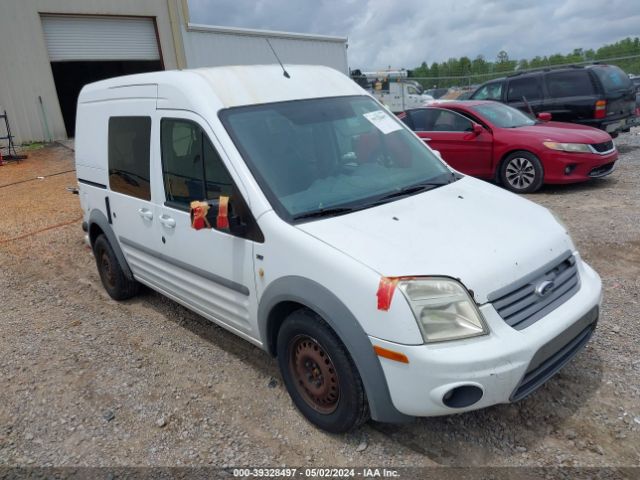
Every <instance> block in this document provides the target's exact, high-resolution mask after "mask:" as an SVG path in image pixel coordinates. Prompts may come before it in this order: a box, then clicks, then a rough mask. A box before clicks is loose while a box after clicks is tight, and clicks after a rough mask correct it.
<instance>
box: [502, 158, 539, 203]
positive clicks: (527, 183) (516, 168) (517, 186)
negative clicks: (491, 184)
mask: <svg viewBox="0 0 640 480" xmlns="http://www.w3.org/2000/svg"><path fill="white" fill-rule="evenodd" d="M500 181H501V182H502V185H503V186H504V187H505V188H506V189H507V190H511V191H512V192H515V193H531V192H535V191H536V190H538V189H539V188H540V187H541V186H542V183H543V182H544V170H543V169H542V164H541V163H540V160H539V159H538V157H536V156H535V155H534V154H533V153H531V152H527V151H525V150H520V151H518V152H512V153H510V154H509V155H508V156H507V158H505V159H504V161H503V162H502V164H501V165H500Z"/></svg>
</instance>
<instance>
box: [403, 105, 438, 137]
mask: <svg viewBox="0 0 640 480" xmlns="http://www.w3.org/2000/svg"><path fill="white" fill-rule="evenodd" d="M409 116H410V117H411V123H412V124H413V130H414V131H415V132H430V131H432V130H433V124H434V123H435V121H436V119H437V118H438V110H435V109H433V108H421V109H419V110H412V111H410V112H409Z"/></svg>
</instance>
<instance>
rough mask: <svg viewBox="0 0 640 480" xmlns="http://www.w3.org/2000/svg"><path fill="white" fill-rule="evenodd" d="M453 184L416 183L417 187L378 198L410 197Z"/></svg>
mask: <svg viewBox="0 0 640 480" xmlns="http://www.w3.org/2000/svg"><path fill="white" fill-rule="evenodd" d="M449 183H451V182H424V183H416V184H415V185H409V186H407V187H404V188H401V189H400V190H397V191H395V192H391V193H387V194H386V195H383V196H381V197H379V198H378V200H388V199H390V198H397V197H405V196H409V195H413V194H414V193H418V192H425V191H427V190H432V189H434V188H437V187H441V186H443V185H448V184H449Z"/></svg>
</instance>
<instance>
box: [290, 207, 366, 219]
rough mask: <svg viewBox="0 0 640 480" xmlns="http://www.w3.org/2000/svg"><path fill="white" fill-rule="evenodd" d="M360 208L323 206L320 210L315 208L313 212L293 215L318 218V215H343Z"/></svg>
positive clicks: (301, 217) (298, 217)
mask: <svg viewBox="0 0 640 480" xmlns="http://www.w3.org/2000/svg"><path fill="white" fill-rule="evenodd" d="M356 210H359V209H357V208H353V207H330V208H321V209H320V210H314V211H313V212H307V213H301V214H299V215H295V216H294V217H293V219H294V220H301V219H303V218H317V217H333V216H335V215H342V214H344V213H349V212H355V211H356Z"/></svg>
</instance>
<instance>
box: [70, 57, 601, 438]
mask: <svg viewBox="0 0 640 480" xmlns="http://www.w3.org/2000/svg"><path fill="white" fill-rule="evenodd" d="M286 69H287V72H288V76H285V75H283V70H282V69H281V67H280V66H277V65H276V66H243V67H221V68H209V69H201V70H190V71H188V70H187V71H167V72H158V73H148V74H142V75H134V76H129V77H122V78H115V79H111V80H105V81H102V82H98V83H94V84H91V85H87V86H86V87H84V88H83V90H82V92H81V94H80V97H79V101H78V114H77V118H78V120H77V130H76V168H77V175H78V182H79V186H80V201H81V205H82V209H83V212H84V224H83V227H84V228H85V230H86V231H87V232H88V238H89V240H90V242H91V246H92V248H93V252H94V255H95V259H96V263H97V267H98V271H99V273H100V277H101V280H102V283H103V284H104V287H105V288H106V290H107V292H108V293H109V294H110V295H111V297H113V298H114V299H116V300H123V299H126V298H129V297H131V296H132V295H134V294H135V293H136V291H137V289H138V285H139V284H144V285H147V286H148V287H150V288H152V289H154V290H157V291H158V292H161V293H162V294H164V295H166V296H167V297H169V298H171V299H173V300H175V301H176V302H179V303H181V304H182V305H184V306H186V307H187V308H189V309H191V310H193V311H195V312H197V313H199V314H200V315H202V316H204V317H206V318H207V319H209V320H211V321H213V322H215V323H217V324H218V325H221V326H222V327H224V328H226V329H228V330H230V331H231V332H233V333H235V334H237V335H239V336H241V337H243V338H245V339H246V340H248V341H250V342H252V343H253V344H255V345H257V346H259V347H260V348H263V349H265V350H266V351H268V352H269V353H270V354H271V355H273V356H276V357H277V359H278V364H279V366H280V370H281V372H282V377H283V379H284V383H285V385H286V387H287V389H288V391H289V393H290V394H291V397H292V399H293V402H294V403H295V405H296V406H297V407H298V409H299V410H300V411H301V412H302V414H303V415H304V416H305V417H306V418H308V419H309V420H310V421H311V422H313V423H314V424H316V425H318V426H319V427H321V428H323V429H326V430H328V431H332V432H341V431H345V430H348V429H349V428H352V427H354V426H356V425H358V424H360V423H362V422H363V421H365V420H366V419H367V418H368V417H369V416H370V417H372V418H373V419H375V420H378V421H384V422H401V421H404V420H407V419H410V418H412V417H415V416H431V415H443V414H450V413H456V412H462V411H465V410H472V409H477V408H483V407H487V406H489V405H494V404H498V403H506V402H512V401H516V400H519V399H521V398H523V397H524V396H526V395H528V394H530V393H531V392H532V391H534V390H535V389H536V388H538V387H539V386H540V385H541V384H542V383H544V382H545V381H546V380H548V379H549V378H550V377H551V376H552V375H553V374H554V373H556V372H557V371H558V370H559V369H560V368H561V367H562V366H563V365H564V364H565V363H566V362H568V361H569V360H570V359H571V358H572V357H573V356H574V355H576V353H577V352H578V351H579V350H580V349H581V348H582V347H583V346H584V345H585V343H586V342H587V341H588V340H589V338H590V336H591V334H592V332H593V331H594V328H595V326H596V321H597V319H598V308H599V303H600V301H601V283H600V279H599V277H598V275H597V274H596V273H595V272H594V271H593V270H592V269H591V268H590V267H589V266H588V265H587V264H586V263H585V262H583V261H582V259H581V258H580V255H579V254H578V252H577V251H576V249H575V247H574V245H573V243H572V241H571V239H570V238H569V235H568V234H567V232H566V230H565V228H564V227H563V226H562V225H561V224H560V223H558V221H557V220H556V219H555V218H554V216H553V214H552V213H551V212H549V211H548V210H547V209H545V208H543V207H541V206H539V205H536V204H534V203H532V202H529V201H527V200H525V199H523V198H521V197H518V196H516V195H514V194H512V193H508V192H507V191H505V190H503V189H501V188H498V187H494V186H492V185H490V184H488V183H485V182H483V181H480V180H476V179H474V178H471V177H466V176H463V175H460V174H458V173H457V172H455V171H453V170H451V169H450V168H449V167H448V166H447V165H446V164H445V163H443V161H442V160H441V159H440V158H438V157H437V156H436V155H434V154H433V152H432V151H431V150H430V149H429V148H428V147H427V146H426V145H425V144H424V143H423V142H421V141H420V139H419V138H417V137H416V136H415V135H414V134H413V133H412V132H411V131H410V130H409V129H407V128H406V127H405V126H404V124H403V123H402V122H400V121H399V120H397V119H396V118H395V117H394V116H393V115H392V114H390V113H389V112H388V111H387V110H386V109H385V108H383V107H381V105H380V104H379V103H378V102H377V101H375V100H374V99H373V98H372V97H371V96H370V95H369V94H367V93H366V92H365V91H364V90H362V89H361V88H360V87H359V86H358V85H356V84H355V83H354V82H353V81H352V80H351V79H349V78H347V77H346V76H344V75H343V74H341V73H339V72H337V71H335V70H332V69H329V68H325V67H317V66H286ZM192 202H195V203H193V204H192ZM191 207H193V208H191Z"/></svg>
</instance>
